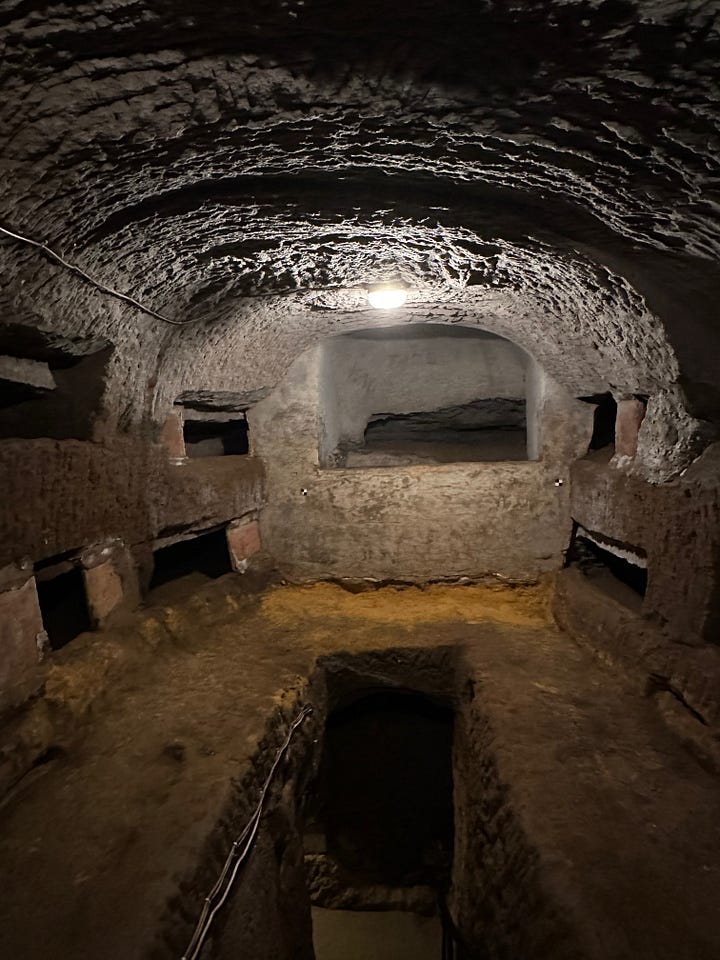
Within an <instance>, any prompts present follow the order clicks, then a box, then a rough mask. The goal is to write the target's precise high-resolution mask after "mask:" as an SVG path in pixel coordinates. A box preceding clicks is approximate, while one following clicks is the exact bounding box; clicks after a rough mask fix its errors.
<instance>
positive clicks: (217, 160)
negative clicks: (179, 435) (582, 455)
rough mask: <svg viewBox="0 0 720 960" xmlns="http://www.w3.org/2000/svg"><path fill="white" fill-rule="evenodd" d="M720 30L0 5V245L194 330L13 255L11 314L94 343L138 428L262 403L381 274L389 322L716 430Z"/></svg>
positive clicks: (563, 4) (476, 3)
mask: <svg viewBox="0 0 720 960" xmlns="http://www.w3.org/2000/svg"><path fill="white" fill-rule="evenodd" d="M719 21H720V4H719V3H718V2H717V0H690V2H688V0H638V2H634V0H552V2H551V0H544V2H540V0H443V2H438V0H396V2H395V3H393V4H388V3H386V2H379V0H366V2H363V3H350V2H338V0H281V2H280V0H252V2H247V3H240V4H239V3H237V2H235V3H230V2H219V0H216V2H214V3H211V4H207V3H204V4H201V3H198V2H187V0H186V2H177V0H164V2H161V0H150V2H142V3H141V2H134V0H105V2H100V3H92V4H89V3H87V4H43V3H37V2H28V0H16V2H13V0H5V2H1V3H0V30H1V33H2V48H1V49H2V65H1V68H0V69H1V70H2V74H1V77H0V79H1V82H2V86H3V89H4V94H5V95H4V99H3V101H2V104H1V105H0V141H1V142H2V159H0V165H1V170H2V178H3V185H2V197H3V199H2V205H1V208H0V224H1V225H4V226H6V227H9V228H11V229H14V230H17V231H19V232H21V233H23V234H25V235H28V236H30V237H33V238H35V239H38V240H43V241H45V242H46V243H48V245H49V246H50V247H52V248H53V249H55V250H57V251H58V252H61V253H62V255H63V256H65V257H66V258H67V259H68V260H70V261H72V262H74V263H77V264H79V265H81V266H82V267H83V268H84V269H85V270H87V271H88V272H90V273H91V274H92V275H93V276H95V277H96V278H97V279H99V280H101V281H102V282H104V283H107V284H111V285H113V286H117V287H118V288H119V289H121V290H123V291H126V292H128V293H131V294H133V295H134V296H136V297H138V298H139V299H140V300H142V301H143V302H144V303H146V304H147V305H148V306H150V307H152V308H153V309H154V310H157V311H160V312H161V313H163V314H165V315H167V316H168V317H170V318H172V319H175V320H181V321H188V322H189V326H188V327H185V328H177V327H174V326H169V325H164V324H162V323H160V322H158V321H156V320H154V319H153V318H152V317H149V316H147V315H144V314H142V313H140V312H138V311H137V310H134V309H133V308H131V307H129V306H127V305H124V304H120V303H118V302H117V301H114V300H111V299H110V298H108V297H107V296H105V295H103V294H100V293H99V292H98V291H96V290H94V289H93V288H92V287H89V286H88V285H87V284H85V283H83V282H82V281H81V280H80V279H79V278H77V277H75V276H73V275H72V274H70V273H68V272H67V271H64V270H61V269H60V268H59V267H58V266H57V265H54V264H52V263H50V262H48V261H47V260H45V259H44V258H43V256H42V255H41V254H39V253H38V252H37V251H35V250H32V249H30V248H28V247H25V246H23V245H21V244H18V243H17V242H15V241H11V240H8V239H3V240H0V256H1V257H2V300H1V301H0V302H1V304H2V309H3V313H4V319H5V320H14V321H18V322H33V323H35V324H37V325H39V326H42V327H47V328H52V329H59V330H61V331H62V332H63V333H64V334H67V335H72V334H76V335H78V334H82V335H93V336H104V337H107V338H108V339H110V340H112V341H113V342H114V343H116V344H117V346H118V349H119V351H120V352H119V354H118V357H117V359H116V363H117V366H118V370H120V368H121V367H122V368H123V374H122V377H121V380H123V383H124V385H125V389H126V390H127V391H128V392H132V391H131V390H130V386H129V384H130V380H131V379H132V377H133V376H135V377H136V378H137V379H138V382H140V381H142V383H143V387H142V390H141V391H140V393H141V395H142V397H143V398H144V400H143V403H144V402H145V401H146V400H147V395H148V387H147V384H148V383H150V384H151V387H150V392H151V393H152V394H153V400H152V408H153V410H154V411H155V412H157V410H158V409H160V408H161V407H162V405H163V404H164V403H167V402H168V401H169V400H170V399H171V398H172V397H173V396H176V395H177V394H178V393H179V392H181V390H183V389H195V390H198V389H207V388H208V387H210V388H220V387H224V388H226V389H230V388H232V389H239V388H243V389H253V388H263V387H267V386H269V385H272V383H273V382H275V380H276V379H277V377H278V376H279V375H280V374H281V373H282V371H283V370H284V369H285V368H286V367H287V364H288V363H289V362H290V361H291V360H292V358H293V357H294V356H296V355H297V353H298V352H299V351H300V350H302V349H303V348H304V347H305V346H307V345H308V344H309V343H311V342H312V341H313V340H315V339H317V338H318V337H319V336H323V335H325V334H327V333H330V332H333V331H336V330H338V329H340V328H343V327H348V328H350V327H355V326H358V325H363V324H367V323H372V322H376V318H375V317H373V316H372V314H371V312H370V311H368V310H367V307H366V303H365V298H364V289H365V285H367V284H368V283H372V282H376V281H380V280H385V279H390V278H394V277H400V278H402V279H403V281H404V282H405V283H406V284H408V286H409V288H410V290H411V295H410V304H409V306H408V308H407V309H406V310H405V311H403V313H402V316H401V318H400V319H401V320H410V319H424V320H427V319H441V320H447V321H453V322H461V323H477V324H479V325H481V326H484V327H487V328H489V329H493V330H496V331H497V332H499V333H502V334H504V335H506V336H510V337H511V338H512V339H514V340H515V341H516V342H518V343H520V344H521V345H522V346H525V347H526V348H527V349H529V350H531V352H533V353H534V354H535V355H536V356H538V357H539V359H540V360H541V361H542V362H543V363H544V364H545V365H546V366H547V367H548V369H549V370H550V371H551V372H553V373H554V374H555V375H556V376H557V377H558V378H559V379H561V380H562V381H563V382H565V383H566V384H567V385H568V386H569V387H570V388H571V389H572V390H573V391H575V392H576V393H591V392H594V391H598V390H602V389H607V388H608V387H611V388H613V389H615V390H616V391H618V392H623V391H626V392H637V393H646V394H650V395H654V394H657V395H662V396H663V397H664V398H665V399H664V404H665V406H664V408H663V409H672V410H673V411H675V415H677V416H681V414H680V413H679V412H678V411H682V410H683V408H684V410H685V412H684V413H682V417H687V415H692V416H693V417H697V418H700V419H703V420H710V419H714V418H717V417H718V416H719V415H720V390H718V388H717V386H716V384H717V382H718V372H719V371H718V366H719V363H718V357H719V356H720V324H719V323H718V322H717V319H716V317H717V299H718V295H719V294H720V281H719V278H718V267H717V261H718V253H719V252H720V222H719V218H718V200H719V195H718V178H717V175H718V166H719V165H720V164H719V161H718V139H719V138H718V85H719V84H718V80H717V76H718V64H719V63H720V34H719V33H718V29H719V27H718V22H719ZM132 357H134V358H135V359H131V358H132ZM210 381H212V382H210ZM136 387H137V384H136V385H135V388H136ZM135 388H133V389H135ZM136 392H137V391H136ZM128 416H130V417H131V415H130V414H128ZM688 422H689V421H688ZM696 428H697V424H694V425H692V424H691V426H688V432H689V433H691V432H693V430H695V432H697V431H696Z"/></svg>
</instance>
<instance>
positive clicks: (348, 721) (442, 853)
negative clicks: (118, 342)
mask: <svg viewBox="0 0 720 960" xmlns="http://www.w3.org/2000/svg"><path fill="white" fill-rule="evenodd" d="M452 741H453V715H452V712H451V711H450V710H448V709H447V708H445V707H441V706H438V705H437V704H435V703H433V702H432V701H431V700H429V699H428V698H426V697H423V696H421V695H419V694H415V693H410V692H404V691H395V692H382V693H373V694H371V695H368V696H366V697H363V698H362V699H360V700H357V701H355V702H354V703H353V704H352V705H350V706H348V707H345V708H344V709H342V710H339V711H337V712H335V713H333V714H332V715H331V716H330V717H329V719H328V721H327V727H326V735H325V748H324V757H323V769H322V774H321V785H322V786H321V794H322V799H321V809H322V813H321V816H322V819H323V820H324V825H325V831H326V837H327V845H328V853H329V854H330V855H331V856H333V857H334V858H335V859H336V860H337V861H338V862H339V863H340V864H342V865H343V866H344V867H345V868H346V869H348V870H350V871H352V872H354V873H356V874H362V875H363V876H364V877H366V878H367V879H370V880H372V881H374V882H380V883H388V884H410V883H433V884H435V883H441V884H442V883H444V882H445V881H446V879H447V876H448V875H449V870H450V865H451V861H452V846H453V781H452Z"/></svg>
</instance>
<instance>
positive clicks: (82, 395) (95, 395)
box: [0, 324, 113, 440]
mask: <svg viewBox="0 0 720 960" xmlns="http://www.w3.org/2000/svg"><path fill="white" fill-rule="evenodd" d="M112 352H113V348H112V345H111V344H109V343H108V342H107V341H93V340H84V339H76V340H71V339H68V338H63V337H60V336H56V335H53V334H49V333H44V332H42V331H38V330H30V329H29V328H27V327H24V326H22V325H20V324H2V325H0V438H18V439H33V438H40V437H48V438H50V439H53V440H90V439H92V432H93V425H94V421H95V418H96V416H97V415H98V413H99V412H100V407H101V403H102V398H103V394H104V390H105V379H106V374H107V367H108V363H109V360H110V357H111V355H112Z"/></svg>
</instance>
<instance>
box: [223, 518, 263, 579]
mask: <svg viewBox="0 0 720 960" xmlns="http://www.w3.org/2000/svg"><path fill="white" fill-rule="evenodd" d="M225 535H226V537H227V545H228V551H229V552H230V564H231V566H232V568H233V570H235V572H236V573H245V571H246V570H247V567H248V561H249V560H250V557H252V556H253V554H255V553H257V552H258V550H259V549H260V525H259V524H258V522H257V519H256V518H255V517H242V518H241V519H240V520H231V521H230V523H229V524H228V525H227V527H226V529H225Z"/></svg>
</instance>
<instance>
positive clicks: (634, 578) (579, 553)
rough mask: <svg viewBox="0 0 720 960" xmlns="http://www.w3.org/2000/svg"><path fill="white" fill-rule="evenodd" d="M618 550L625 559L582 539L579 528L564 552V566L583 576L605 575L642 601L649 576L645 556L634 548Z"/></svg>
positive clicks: (619, 548)
mask: <svg viewBox="0 0 720 960" xmlns="http://www.w3.org/2000/svg"><path fill="white" fill-rule="evenodd" d="M618 550H619V551H620V552H622V553H625V554H626V556H619V555H618V553H616V552H613V551H612V550H607V549H605V548H604V547H602V546H600V545H599V544H598V543H596V542H594V540H591V539H589V538H588V537H586V536H583V530H582V527H579V528H577V531H576V533H575V535H574V536H573V539H572V541H571V543H570V548H569V550H568V552H567V557H566V566H576V567H578V568H579V569H580V570H582V572H583V573H584V574H586V576H589V577H591V578H595V579H597V578H598V577H599V576H601V575H602V574H603V573H604V574H611V575H612V577H613V578H614V579H615V580H616V581H618V582H619V583H621V584H624V585H625V586H626V587H629V588H630V589H631V590H632V591H633V593H635V594H637V596H639V597H644V596H645V593H646V591H647V581H648V573H647V566H646V565H644V564H645V557H644V553H643V551H641V550H638V549H636V548H632V550H631V549H630V548H627V549H623V548H622V547H618ZM628 556H636V557H637V560H638V561H639V562H638V563H633V561H632V560H630V559H628V558H627V557H628Z"/></svg>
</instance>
